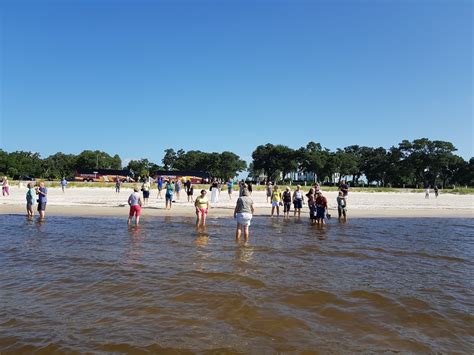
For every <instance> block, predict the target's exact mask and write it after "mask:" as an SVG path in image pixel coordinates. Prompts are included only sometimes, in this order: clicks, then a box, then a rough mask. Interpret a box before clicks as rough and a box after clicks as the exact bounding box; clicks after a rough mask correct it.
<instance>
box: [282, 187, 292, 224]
mask: <svg viewBox="0 0 474 355" xmlns="http://www.w3.org/2000/svg"><path fill="white" fill-rule="evenodd" d="M281 197H282V200H283V217H284V218H289V217H290V209H291V190H290V187H289V186H287V187H286V189H285V191H283V194H282V195H281Z"/></svg>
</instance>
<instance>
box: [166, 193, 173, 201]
mask: <svg viewBox="0 0 474 355" xmlns="http://www.w3.org/2000/svg"><path fill="white" fill-rule="evenodd" d="M165 198H166V201H172V200H173V195H170V194H166V195H165Z"/></svg>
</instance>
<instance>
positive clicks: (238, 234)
mask: <svg viewBox="0 0 474 355" xmlns="http://www.w3.org/2000/svg"><path fill="white" fill-rule="evenodd" d="M241 234H242V226H241V225H240V223H238V222H237V229H236V230H235V240H236V241H239V240H240V235H241Z"/></svg>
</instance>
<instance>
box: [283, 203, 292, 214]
mask: <svg viewBox="0 0 474 355" xmlns="http://www.w3.org/2000/svg"><path fill="white" fill-rule="evenodd" d="M290 208H291V202H283V212H290Z"/></svg>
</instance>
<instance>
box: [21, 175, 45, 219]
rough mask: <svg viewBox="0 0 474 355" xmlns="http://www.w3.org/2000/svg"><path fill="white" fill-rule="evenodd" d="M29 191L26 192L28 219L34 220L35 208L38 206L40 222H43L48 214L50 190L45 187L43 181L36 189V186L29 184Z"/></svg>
mask: <svg viewBox="0 0 474 355" xmlns="http://www.w3.org/2000/svg"><path fill="white" fill-rule="evenodd" d="M27 187H28V191H27V192H26V213H27V216H28V218H33V216H34V214H35V212H34V206H35V204H38V208H37V210H38V213H39V218H40V220H43V219H44V217H45V213H46V204H47V202H48V189H47V188H46V187H45V185H44V182H43V181H41V182H40V183H39V186H36V187H35V184H34V183H32V182H29V183H28V185H27Z"/></svg>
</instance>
